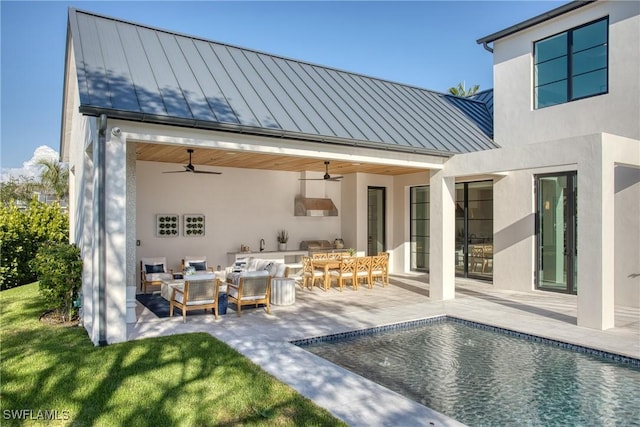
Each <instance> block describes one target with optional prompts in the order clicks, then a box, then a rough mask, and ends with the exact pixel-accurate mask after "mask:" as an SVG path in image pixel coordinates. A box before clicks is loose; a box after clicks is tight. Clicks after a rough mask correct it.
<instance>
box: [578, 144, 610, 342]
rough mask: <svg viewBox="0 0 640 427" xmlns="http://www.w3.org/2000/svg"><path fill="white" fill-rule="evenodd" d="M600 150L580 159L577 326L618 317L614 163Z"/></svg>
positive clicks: (603, 325) (606, 324) (601, 324)
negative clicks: (615, 298) (615, 273)
mask: <svg viewBox="0 0 640 427" xmlns="http://www.w3.org/2000/svg"><path fill="white" fill-rule="evenodd" d="M594 148H595V147H594ZM597 150H599V152H598V153H596V152H595V151H596V149H594V152H593V155H592V156H587V157H586V160H584V161H582V162H580V163H578V236H579V237H578V257H577V258H578V326H583V327H587V328H593V329H601V330H604V329H609V328H612V327H614V321H615V314H614V219H615V216H614V204H615V203H614V192H613V191H614V164H613V161H610V160H608V159H607V155H606V153H605V150H603V145H602V144H599V145H598V146H597Z"/></svg>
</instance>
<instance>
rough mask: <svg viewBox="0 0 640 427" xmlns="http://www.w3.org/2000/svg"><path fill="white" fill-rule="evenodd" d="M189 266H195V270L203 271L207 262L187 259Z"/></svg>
mask: <svg viewBox="0 0 640 427" xmlns="http://www.w3.org/2000/svg"><path fill="white" fill-rule="evenodd" d="M189 265H190V266H191V267H195V269H196V271H205V270H206V269H207V263H206V262H205V261H189Z"/></svg>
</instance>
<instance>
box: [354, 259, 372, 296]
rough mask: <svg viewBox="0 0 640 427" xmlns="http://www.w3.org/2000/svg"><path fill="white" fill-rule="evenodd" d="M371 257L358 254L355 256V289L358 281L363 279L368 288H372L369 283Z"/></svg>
mask: <svg viewBox="0 0 640 427" xmlns="http://www.w3.org/2000/svg"><path fill="white" fill-rule="evenodd" d="M371 259H372V258H371V257H370V256H359V257H356V280H355V283H356V289H358V287H359V286H360V281H361V280H364V281H366V283H367V287H368V288H369V289H371V288H372V284H371Z"/></svg>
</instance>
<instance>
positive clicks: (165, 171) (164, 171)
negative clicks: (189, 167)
mask: <svg viewBox="0 0 640 427" xmlns="http://www.w3.org/2000/svg"><path fill="white" fill-rule="evenodd" d="M185 172H189V171H164V172H162V173H185Z"/></svg>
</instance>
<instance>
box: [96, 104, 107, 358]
mask: <svg viewBox="0 0 640 427" xmlns="http://www.w3.org/2000/svg"><path fill="white" fill-rule="evenodd" d="M106 133H107V115H106V114H101V115H100V117H99V118H98V146H97V147H96V150H95V152H96V159H95V160H96V162H95V163H96V169H97V171H96V172H97V174H98V180H97V183H96V193H97V196H98V197H97V204H98V206H97V208H98V209H97V215H96V217H97V218H96V222H97V223H98V245H97V246H98V345H99V346H105V345H107V299H106V289H105V288H106V286H107V247H106V245H107V232H106V223H107V219H106V216H105V212H106V210H105V205H106V195H105V184H106V159H105V155H106V152H107V150H106V143H107V137H106Z"/></svg>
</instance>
